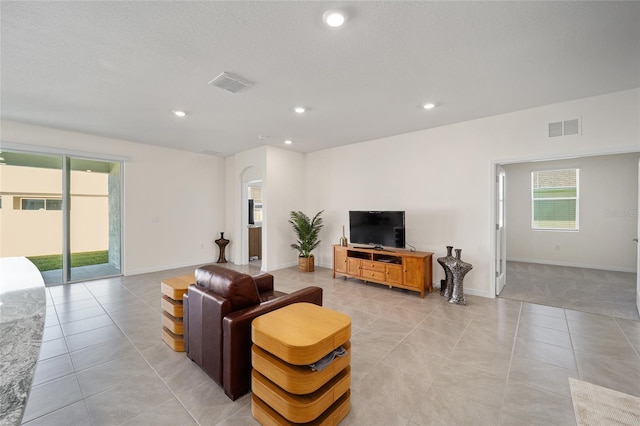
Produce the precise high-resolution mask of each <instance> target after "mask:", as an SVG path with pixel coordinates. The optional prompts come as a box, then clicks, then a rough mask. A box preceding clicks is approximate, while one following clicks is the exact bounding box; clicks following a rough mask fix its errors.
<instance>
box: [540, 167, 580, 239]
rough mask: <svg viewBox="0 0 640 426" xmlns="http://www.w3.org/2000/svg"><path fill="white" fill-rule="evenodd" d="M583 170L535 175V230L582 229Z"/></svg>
mask: <svg viewBox="0 0 640 426" xmlns="http://www.w3.org/2000/svg"><path fill="white" fill-rule="evenodd" d="M578 182H579V169H561V170H542V171H536V172H531V227H532V228H533V229H546V230H563V231H577V230H578V222H579V221H578V210H579V209H578V192H579V191H578Z"/></svg>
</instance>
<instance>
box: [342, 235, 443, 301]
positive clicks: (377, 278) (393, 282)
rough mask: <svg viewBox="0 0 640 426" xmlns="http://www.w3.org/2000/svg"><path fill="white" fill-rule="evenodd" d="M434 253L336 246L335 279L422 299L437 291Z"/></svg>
mask: <svg viewBox="0 0 640 426" xmlns="http://www.w3.org/2000/svg"><path fill="white" fill-rule="evenodd" d="M432 259H433V253H430V252H420V251H414V252H411V251H409V250H402V249H397V250H395V251H391V250H384V249H383V250H380V249H376V248H374V247H372V246H369V247H358V246H351V245H350V246H347V247H345V246H341V245H334V246H333V278H335V277H336V274H339V275H344V276H346V277H351V278H358V279H360V280H363V281H365V282H374V283H378V284H384V285H387V286H389V287H398V288H403V289H405V290H411V291H416V292H418V293H420V297H424V294H425V292H429V293H430V292H432V291H433V284H432V279H433V277H432V275H431V264H432Z"/></svg>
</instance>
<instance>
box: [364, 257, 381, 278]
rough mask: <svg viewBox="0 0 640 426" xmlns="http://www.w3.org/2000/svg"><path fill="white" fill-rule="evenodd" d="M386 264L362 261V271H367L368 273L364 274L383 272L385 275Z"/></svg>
mask: <svg viewBox="0 0 640 426" xmlns="http://www.w3.org/2000/svg"><path fill="white" fill-rule="evenodd" d="M385 266H386V265H385V264H384V263H380V262H373V261H371V260H363V261H362V269H366V271H362V272H363V273H367V275H368V272H369V271H374V272H383V273H384V268H385Z"/></svg>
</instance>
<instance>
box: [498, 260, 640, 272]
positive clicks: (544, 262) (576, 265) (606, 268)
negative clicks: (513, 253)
mask: <svg viewBox="0 0 640 426" xmlns="http://www.w3.org/2000/svg"><path fill="white" fill-rule="evenodd" d="M509 261H511V262H523V263H536V264H540V265H553V266H569V267H572V268H587V269H600V270H602V271H615V272H634V273H635V272H637V271H636V269H635V268H618V267H614V266H601V265H591V264H589V265H586V264H582V263H571V262H555V261H552V260H539V259H521V258H519V257H507V262H509Z"/></svg>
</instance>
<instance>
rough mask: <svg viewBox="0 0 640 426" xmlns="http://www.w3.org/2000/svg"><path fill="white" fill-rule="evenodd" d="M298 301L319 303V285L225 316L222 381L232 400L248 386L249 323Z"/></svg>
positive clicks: (320, 304) (249, 377) (320, 300)
mask: <svg viewBox="0 0 640 426" xmlns="http://www.w3.org/2000/svg"><path fill="white" fill-rule="evenodd" d="M298 302H308V303H313V304H315V305H319V306H322V288H320V287H313V286H312V287H307V288H304V289H302V290H298V291H296V292H293V293H291V294H287V295H285V296H282V297H278V298H277V299H272V300H270V301H268V302H264V303H261V304H260V305H257V306H251V307H248V308H245V309H242V310H240V311H234V312H231V313H230V314H229V315H227V316H226V317H224V319H223V320H222V329H223V331H222V339H223V345H222V347H223V355H222V358H223V361H222V362H223V365H224V366H223V369H222V371H223V377H222V381H223V388H224V391H225V393H226V394H227V396H229V398H231V399H233V400H235V399H237V398H238V397H240V396H242V395H244V394H245V393H247V392H248V391H249V390H250V388H251V322H252V321H253V320H254V319H255V318H257V317H258V316H260V315H263V314H266V313H267V312H271V311H275V310H276V309H279V308H282V307H283V306H287V305H290V304H292V303H298Z"/></svg>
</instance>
